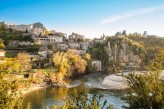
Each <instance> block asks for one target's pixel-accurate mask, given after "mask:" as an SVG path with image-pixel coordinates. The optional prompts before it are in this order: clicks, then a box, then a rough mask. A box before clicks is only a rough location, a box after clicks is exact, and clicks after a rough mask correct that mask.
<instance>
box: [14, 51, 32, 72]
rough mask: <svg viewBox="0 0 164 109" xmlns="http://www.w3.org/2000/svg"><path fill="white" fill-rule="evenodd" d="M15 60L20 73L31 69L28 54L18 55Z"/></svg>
mask: <svg viewBox="0 0 164 109" xmlns="http://www.w3.org/2000/svg"><path fill="white" fill-rule="evenodd" d="M16 60H17V62H18V63H19V64H20V71H21V72H22V71H28V70H30V69H31V67H32V64H31V60H30V55H29V54H28V53H18V55H17V58H16Z"/></svg>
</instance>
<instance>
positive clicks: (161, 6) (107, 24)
mask: <svg viewBox="0 0 164 109" xmlns="http://www.w3.org/2000/svg"><path fill="white" fill-rule="evenodd" d="M1 21H5V22H8V23H15V24H32V23H34V22H41V23H43V24H44V26H45V27H46V28H47V29H48V30H55V31H58V32H64V33H67V34H68V35H69V34H71V33H72V32H75V33H79V34H82V35H85V36H86V37H88V38H94V37H100V36H101V35H102V34H103V33H104V34H105V35H114V34H115V33H116V32H118V31H123V30H126V31H127V33H133V32H139V33H143V32H144V31H147V32H148V34H152V35H158V36H162V37H164V0H0V22H1Z"/></svg>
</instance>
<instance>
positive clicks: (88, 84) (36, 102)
mask: <svg viewBox="0 0 164 109" xmlns="http://www.w3.org/2000/svg"><path fill="white" fill-rule="evenodd" d="M106 76H107V74H103V73H92V74H88V75H84V76H79V77H75V78H71V79H69V80H66V82H67V83H69V85H68V87H67V88H56V87H51V88H46V89H39V90H36V91H32V92H30V93H28V94H26V95H25V97H24V107H26V106H27V103H28V102H31V105H32V109H46V107H47V106H49V107H52V106H53V105H56V106H61V105H63V104H64V101H65V100H66V99H67V97H68V96H69V95H71V94H74V95H75V94H76V95H78V94H80V93H81V92H85V93H87V95H88V96H92V95H94V94H95V95H102V96H103V97H102V99H101V102H103V101H104V100H107V104H106V106H109V104H112V105H113V106H114V108H115V109H122V107H121V106H122V105H123V104H125V105H126V103H125V101H123V100H121V97H122V96H123V95H124V94H125V92H124V91H114V90H113V91H112V90H108V89H105V88H103V86H102V85H101V83H102V81H103V79H104V77H106ZM101 102H100V103H101Z"/></svg>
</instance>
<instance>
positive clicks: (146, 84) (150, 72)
mask: <svg viewBox="0 0 164 109" xmlns="http://www.w3.org/2000/svg"><path fill="white" fill-rule="evenodd" d="M163 61H164V53H163V52H162V53H161V54H158V55H157V56H156V58H155V59H153V60H152V61H151V62H150V63H149V65H148V66H146V69H147V72H146V73H145V74H134V73H132V74H129V75H128V76H124V77H126V78H127V80H128V82H129V86H130V91H129V92H128V94H127V95H126V96H125V97H123V99H124V100H126V102H127V103H128V104H129V105H128V106H123V107H124V108H125V109H139V108H142V109H163V108H164V102H163V101H164V94H163V93H164V82H162V81H161V80H160V73H161V70H162V68H163V67H162V64H163Z"/></svg>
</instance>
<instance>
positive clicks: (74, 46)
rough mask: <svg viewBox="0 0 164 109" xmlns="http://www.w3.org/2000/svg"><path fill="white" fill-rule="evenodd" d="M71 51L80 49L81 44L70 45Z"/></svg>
mask: <svg viewBox="0 0 164 109" xmlns="http://www.w3.org/2000/svg"><path fill="white" fill-rule="evenodd" d="M68 45H69V48H70V49H80V43H68Z"/></svg>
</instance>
